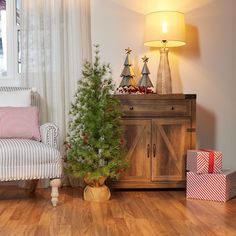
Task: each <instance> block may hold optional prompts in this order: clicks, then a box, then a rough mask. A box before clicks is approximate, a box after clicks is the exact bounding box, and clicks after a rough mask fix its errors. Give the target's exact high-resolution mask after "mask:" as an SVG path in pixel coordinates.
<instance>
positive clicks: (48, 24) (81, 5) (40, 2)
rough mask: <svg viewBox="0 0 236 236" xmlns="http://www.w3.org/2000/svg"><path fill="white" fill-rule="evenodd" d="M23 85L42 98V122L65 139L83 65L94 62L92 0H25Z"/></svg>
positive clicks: (22, 51) (22, 28)
mask: <svg viewBox="0 0 236 236" xmlns="http://www.w3.org/2000/svg"><path fill="white" fill-rule="evenodd" d="M21 4H22V5H21V47H22V49H21V53H22V55H21V57H22V59H21V60H22V85H24V86H30V87H36V88H37V91H38V92H39V93H40V95H41V98H42V100H41V109H42V110H41V121H42V122H48V121H51V122H55V123H56V124H57V125H58V126H59V128H60V145H62V144H63V142H64V141H65V137H66V128H67V117H68V112H69V108H70V102H71V100H72V98H73V95H74V92H75V88H76V82H77V80H78V79H79V78H80V74H81V68H82V63H83V61H84V60H85V59H88V60H90V59H91V36H90V31H91V30H90V1H89V0H37V1H32V0H22V3H21Z"/></svg>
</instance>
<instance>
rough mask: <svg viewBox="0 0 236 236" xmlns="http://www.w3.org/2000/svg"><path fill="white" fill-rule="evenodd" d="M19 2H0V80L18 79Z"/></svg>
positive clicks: (13, 0) (15, 0) (2, 0)
mask: <svg viewBox="0 0 236 236" xmlns="http://www.w3.org/2000/svg"><path fill="white" fill-rule="evenodd" d="M20 3H21V2H20V0H0V79H18V78H19V73H20V72H21V61H20Z"/></svg>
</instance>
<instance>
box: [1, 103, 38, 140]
mask: <svg viewBox="0 0 236 236" xmlns="http://www.w3.org/2000/svg"><path fill="white" fill-rule="evenodd" d="M0 138H24V139H34V140H37V141H40V140H41V137H40V131H39V109H38V107H0Z"/></svg>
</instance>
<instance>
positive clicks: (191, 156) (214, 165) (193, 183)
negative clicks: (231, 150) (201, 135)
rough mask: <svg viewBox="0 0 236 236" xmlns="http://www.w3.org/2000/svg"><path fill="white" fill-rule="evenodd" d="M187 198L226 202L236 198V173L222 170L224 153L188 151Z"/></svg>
mask: <svg viewBox="0 0 236 236" xmlns="http://www.w3.org/2000/svg"><path fill="white" fill-rule="evenodd" d="M187 170H188V172H187V189H186V196H187V198H195V199H203V200H212V201H220V202H226V201H227V200H229V199H230V198H233V197H234V196H236V171H232V170H222V152H217V151H213V150H188V151H187Z"/></svg>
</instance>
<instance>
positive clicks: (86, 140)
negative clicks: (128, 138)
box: [67, 45, 127, 201]
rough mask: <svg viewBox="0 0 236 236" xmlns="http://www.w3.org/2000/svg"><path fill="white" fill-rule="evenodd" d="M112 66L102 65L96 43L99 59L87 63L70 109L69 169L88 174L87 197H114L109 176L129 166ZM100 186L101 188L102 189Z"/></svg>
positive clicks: (104, 198) (98, 198)
mask: <svg viewBox="0 0 236 236" xmlns="http://www.w3.org/2000/svg"><path fill="white" fill-rule="evenodd" d="M113 91H114V84H113V82H112V78H111V72H110V67H109V65H105V64H101V63H100V58H99V48H98V46H97V45H96V46H95V61H94V62H93V63H90V62H88V61H87V62H85V64H84V67H83V71H82V78H81V79H80V80H79V81H78V88H77V91H76V93H75V97H74V102H73V103H72V105H71V109H70V113H69V114H70V117H71V119H70V121H69V132H68V137H67V146H68V151H67V163H68V167H67V171H68V172H69V173H71V174H72V175H74V176H81V177H84V180H85V182H86V183H87V184H88V185H87V186H86V188H85V189H84V199H85V200H93V201H103V200H108V199H109V198H110V191H109V189H108V188H107V186H106V185H105V184H104V182H105V180H106V178H108V177H111V178H114V177H118V176H119V173H121V172H122V171H123V170H124V169H125V168H126V166H127V163H126V161H125V158H124V157H125V155H123V150H124V149H123V143H122V138H121V137H122V129H121V125H120V118H121V112H120V109H119V100H118V99H117V98H116V97H115V96H113V95H112V93H113ZM99 187H100V188H99Z"/></svg>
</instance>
